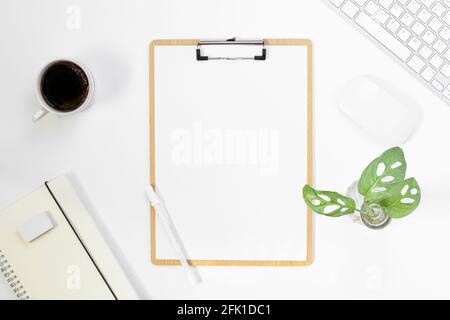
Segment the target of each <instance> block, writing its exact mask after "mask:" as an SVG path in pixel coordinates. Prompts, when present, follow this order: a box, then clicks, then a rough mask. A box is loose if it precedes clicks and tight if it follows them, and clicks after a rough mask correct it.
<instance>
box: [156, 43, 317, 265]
mask: <svg viewBox="0 0 450 320" xmlns="http://www.w3.org/2000/svg"><path fill="white" fill-rule="evenodd" d="M264 41H265V43H266V44H267V45H269V46H285V45H287V46H289V45H291V46H306V47H307V51H308V54H307V56H308V67H307V68H308V71H307V73H308V75H307V76H308V81H307V82H308V106H307V122H308V123H307V135H308V137H307V139H308V141H307V152H308V155H307V182H308V184H310V185H311V184H312V183H313V45H312V42H311V40H308V39H264ZM198 42H199V40H196V39H158V40H153V41H152V42H150V45H149V51H150V54H149V68H150V81H149V92H150V113H149V117H150V119H149V122H150V184H151V185H152V186H153V187H155V173H156V169H155V131H154V129H155V122H154V121H155V117H154V115H155V95H154V92H155V85H154V80H155V71H154V70H155V59H154V56H155V47H156V46H196V45H197V44H198ZM299 193H301V191H300V190H299ZM299 196H301V194H299ZM312 220H313V215H312V210H311V209H310V208H308V209H307V231H306V232H307V249H306V260H304V261H293V260H195V259H193V260H188V262H189V264H190V265H193V266H279V267H281V266H286V267H289V266H309V265H311V264H312V263H313V241H312V240H313V239H312V238H313V221H312ZM150 258H151V262H152V263H153V264H155V265H159V266H175V265H180V262H179V260H176V259H158V258H157V257H156V214H155V209H154V208H153V207H150Z"/></svg>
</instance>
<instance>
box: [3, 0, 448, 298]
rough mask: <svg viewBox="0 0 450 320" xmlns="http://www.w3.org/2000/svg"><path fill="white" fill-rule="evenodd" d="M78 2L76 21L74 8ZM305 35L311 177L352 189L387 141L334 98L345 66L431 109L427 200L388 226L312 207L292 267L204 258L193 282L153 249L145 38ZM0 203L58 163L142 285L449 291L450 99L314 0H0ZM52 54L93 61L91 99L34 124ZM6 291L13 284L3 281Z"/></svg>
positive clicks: (420, 161) (419, 142)
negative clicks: (207, 263)
mask: <svg viewBox="0 0 450 320" xmlns="http://www.w3.org/2000/svg"><path fill="white" fill-rule="evenodd" d="M72 4H75V5H77V6H79V7H80V9H81V28H80V29H77V30H72V29H70V28H67V26H66V23H67V19H68V17H69V15H68V14H67V13H66V9H67V7H68V6H69V5H72ZM230 36H238V37H243V38H262V37H265V38H277V37H293V38H310V39H312V41H313V42H314V58H315V62H314V69H315V70H314V72H315V80H314V82H315V93H314V96H315V102H314V107H315V126H316V127H315V149H316V150H315V167H316V172H315V177H316V179H315V180H316V185H317V186H320V188H324V189H331V190H337V191H341V192H344V191H345V189H346V187H347V185H348V184H349V183H350V182H351V181H353V180H355V179H357V178H358V176H359V174H360V172H361V170H362V169H363V168H364V167H365V166H366V164H367V163H368V162H369V161H370V160H372V158H374V157H375V156H377V155H378V154H379V153H381V152H382V151H383V149H384V147H383V146H380V145H376V144H374V143H372V142H371V140H370V139H368V138H367V137H365V136H364V135H363V134H360V132H359V131H358V130H357V129H355V127H353V126H352V125H351V124H350V123H349V122H348V121H347V120H346V119H345V118H344V117H343V116H342V115H341V114H340V112H339V111H338V109H337V108H336V106H335V101H336V95H337V93H338V92H339V90H340V89H341V88H342V86H343V85H344V84H345V83H346V82H347V81H348V80H349V79H351V78H353V77H355V76H357V75H361V74H370V75H374V76H378V77H380V78H382V79H385V80H388V81H390V82H391V83H392V84H393V85H394V86H396V87H400V88H403V89H404V90H405V91H406V92H407V93H408V94H409V95H410V96H411V97H412V98H413V99H415V100H416V101H417V102H418V103H419V104H420V105H421V106H422V107H423V110H424V119H423V123H422V126H421V127H420V129H419V130H418V132H417V133H416V135H415V136H414V137H413V138H412V140H411V141H410V142H409V143H408V144H407V145H406V146H404V150H405V152H406V157H407V160H408V165H409V168H408V174H409V175H411V174H413V175H414V176H415V177H416V178H417V179H418V181H419V183H420V184H421V187H422V189H423V202H422V205H421V206H420V208H419V209H418V210H417V211H416V212H415V213H414V214H413V215H411V216H409V217H408V218H405V219H403V220H401V221H394V223H392V224H391V225H390V226H388V228H386V229H385V230H383V231H371V230H368V229H366V228H364V227H361V226H359V225H356V224H353V223H352V222H351V220H350V219H349V218H346V217H344V218H341V219H327V218H326V217H316V219H315V235H314V240H315V253H314V256H315V261H314V263H313V264H312V266H310V267H297V268H266V267H262V268H242V267H241V268H238V267H232V268H230V267H223V268H210V267H209V268H201V269H200V272H201V275H202V277H203V279H204V283H203V284H201V285H199V286H197V287H192V286H190V285H189V282H188V280H187V279H186V276H185V273H183V271H182V270H181V269H180V268H177V267H156V266H153V265H152V264H151V263H150V261H149V217H148V204H147V201H146V200H145V198H144V193H143V188H144V186H145V185H146V183H147V181H148V175H149V169H148V167H149V150H148V43H149V42H150V40H152V39H155V38H211V37H212V38H221V37H230ZM0 40H1V42H0V97H1V100H0V101H1V103H0V108H1V109H0V110H1V111H2V116H1V118H0V148H1V149H0V206H1V207H3V206H6V205H7V204H9V203H11V202H12V201H13V200H15V199H17V198H19V197H20V196H22V195H24V194H27V193H28V192H30V191H32V190H33V189H34V188H36V187H38V186H39V185H41V183H42V182H43V181H44V180H45V179H50V178H52V177H54V176H56V175H58V174H60V173H64V172H70V173H71V178H72V179H73V180H74V181H75V182H76V184H77V186H78V188H77V190H78V191H79V193H80V194H81V196H82V198H83V199H84V201H85V202H86V204H87V205H88V207H89V208H90V211H91V212H92V214H93V215H94V217H95V218H96V220H97V222H98V223H99V225H100V226H101V229H102V230H103V231H104V233H105V234H106V237H107V240H109V243H110V244H111V246H112V247H113V248H114V251H115V252H116V254H117V255H118V257H119V259H120V261H121V262H122V264H123V265H124V266H125V268H126V270H127V272H128V273H129V275H130V277H131V279H132V281H133V283H134V284H135V285H136V287H137V288H138V290H139V292H140V293H141V295H142V297H143V298H159V299H170V298H188V299H191V298H193V299H195V298H210V299H215V298H236V299H240V298H269V299H270V298H298V299H301V298H444V297H446V298H449V297H450V292H449V289H448V287H449V285H450V273H449V272H448V270H449V268H450V256H449V255H450V254H449V250H448V243H449V240H450V232H449V231H448V230H449V229H450V217H449V216H448V214H449V211H450V210H449V209H450V202H449V201H448V193H449V192H450V152H449V151H448V147H447V144H448V142H447V137H449V136H450V126H449V125H448V121H449V120H450V108H449V107H448V106H447V105H445V104H444V103H443V102H442V101H441V100H439V99H438V98H437V97H435V96H434V95H433V94H432V93H431V92H429V91H428V90H427V89H426V88H424V87H423V86H422V85H421V84H420V83H419V82H418V81H416V80H415V79H413V78H412V77H411V76H410V75H409V74H408V73H407V72H406V71H404V70H403V69H402V68H401V67H400V66H398V65H397V64H396V62H394V61H393V60H392V59H391V58H390V57H388V56H387V55H386V54H385V53H384V52H382V51H381V50H379V49H378V48H377V47H376V46H374V45H373V44H372V43H371V42H370V41H368V40H367V39H365V38H364V37H363V36H362V35H361V34H359V33H358V32H357V31H356V30H354V29H353V28H352V27H351V26H350V25H348V24H347V23H346V22H345V21H343V20H342V19H341V18H340V17H338V16H337V15H335V13H334V12H332V11H331V10H329V8H327V7H325V6H324V5H323V4H322V3H321V2H320V1H317V0H314V1H313V0H292V1H283V0H277V1H263V0H257V1H256V0H255V1H242V0H224V1H211V0H204V1H182V0H179V1H174V0H172V1H149V0H143V1H130V0H128V1H112V0H105V1H92V0H89V1H61V0H53V1H50V0H47V1H21V0H3V1H2V2H1V4H0ZM58 57H74V58H76V59H78V60H80V61H82V62H84V63H85V64H86V65H88V66H89V67H90V69H91V71H92V72H93V74H94V77H95V79H96V84H97V96H96V103H95V105H94V106H93V107H92V108H91V109H89V110H87V111H86V112H82V113H80V114H78V115H75V116H72V117H67V118H56V117H54V116H47V117H46V118H45V119H43V120H42V121H41V122H39V123H38V124H36V125H33V124H32V123H31V115H32V113H33V112H34V111H35V110H36V108H37V102H36V99H35V97H34V92H33V91H34V81H35V78H36V76H37V73H38V72H39V70H40V68H41V67H42V66H43V65H44V64H46V63H47V62H49V61H50V60H52V59H54V58H58ZM4 296H6V294H5V295H4Z"/></svg>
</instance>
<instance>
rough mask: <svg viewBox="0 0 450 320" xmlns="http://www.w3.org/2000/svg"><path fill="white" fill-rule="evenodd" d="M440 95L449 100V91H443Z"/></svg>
mask: <svg viewBox="0 0 450 320" xmlns="http://www.w3.org/2000/svg"><path fill="white" fill-rule="evenodd" d="M442 94H443V95H444V97H446V98H447V99H450V89H445V90H444V91H442Z"/></svg>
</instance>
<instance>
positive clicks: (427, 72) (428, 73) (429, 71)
mask: <svg viewBox="0 0 450 320" xmlns="http://www.w3.org/2000/svg"><path fill="white" fill-rule="evenodd" d="M436 73H437V72H436V70H434V69H433V68H432V67H430V66H428V67H426V68H425V69H424V70H423V71H422V74H421V76H422V78H424V79H425V80H426V81H431V79H433V78H434V76H435V75H436Z"/></svg>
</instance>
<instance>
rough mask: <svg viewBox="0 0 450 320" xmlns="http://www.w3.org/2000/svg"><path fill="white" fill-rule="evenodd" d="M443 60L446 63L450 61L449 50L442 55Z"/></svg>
mask: <svg viewBox="0 0 450 320" xmlns="http://www.w3.org/2000/svg"><path fill="white" fill-rule="evenodd" d="M444 57H445V59H447V61H450V49H448V50H447V51H446V52H445V54H444Z"/></svg>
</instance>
